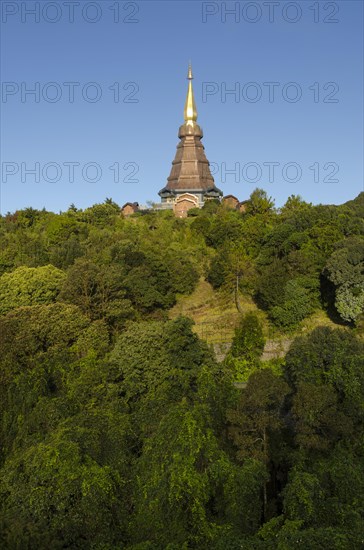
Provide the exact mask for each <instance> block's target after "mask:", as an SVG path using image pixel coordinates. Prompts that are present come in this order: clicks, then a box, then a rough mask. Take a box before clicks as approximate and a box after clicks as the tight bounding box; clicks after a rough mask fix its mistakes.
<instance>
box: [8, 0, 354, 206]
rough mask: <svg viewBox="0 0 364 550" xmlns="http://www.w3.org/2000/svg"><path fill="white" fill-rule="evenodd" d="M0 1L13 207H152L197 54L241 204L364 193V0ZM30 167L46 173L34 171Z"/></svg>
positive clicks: (218, 167) (200, 99) (209, 114)
mask: <svg viewBox="0 0 364 550" xmlns="http://www.w3.org/2000/svg"><path fill="white" fill-rule="evenodd" d="M1 4H2V29H1V30H2V39H1V68H2V80H3V90H2V103H1V110H2V133H1V163H2V179H1V212H2V213H6V212H7V211H14V210H16V209H20V208H24V207H26V206H33V207H34V208H42V207H45V208H47V209H48V210H53V211H56V212H58V211H60V210H62V211H64V210H66V209H67V208H68V206H69V205H70V204H71V203H75V204H76V206H78V207H80V208H85V207H87V206H90V205H92V204H94V203H96V202H103V201H104V199H105V198H106V197H112V198H113V199H114V200H115V201H116V202H118V203H119V204H123V203H124V202H126V201H138V202H139V203H141V204H145V203H146V201H148V200H153V201H157V200H158V195H157V193H158V191H159V190H160V189H161V188H162V187H164V185H165V184H166V179H167V177H168V175H169V172H170V168H171V162H172V160H173V158H174V155H175V147H176V145H177V143H178V137H177V132H178V127H179V125H180V124H182V122H183V106H184V100H185V94H186V89H187V81H186V73H187V65H188V61H189V59H191V60H192V66H193V71H194V76H195V79H194V90H195V96H196V103H197V108H198V112H199V123H200V125H201V126H202V128H203V130H204V139H203V143H204V145H205V149H206V154H207V158H208V159H209V160H210V162H211V163H213V164H212V167H213V170H214V172H215V175H214V177H215V182H216V185H217V186H218V187H220V188H221V189H222V190H223V191H224V193H225V194H228V193H232V194H234V195H236V196H238V197H239V198H240V199H241V200H243V199H246V198H247V197H248V196H249V194H250V193H251V191H252V190H253V189H254V188H255V187H263V188H264V189H266V190H267V191H268V193H269V194H270V195H271V196H273V198H275V200H276V204H277V205H278V206H279V205H282V204H283V203H284V202H285V201H286V199H287V197H288V196H289V195H291V194H300V195H301V196H302V197H303V198H304V199H305V200H307V201H311V202H313V203H320V202H322V203H334V204H339V203H342V202H345V201H347V200H349V199H352V198H354V197H355V196H356V195H357V194H358V193H360V191H362V190H363V2H362V1H360V0H358V1H345V2H342V1H341V2H326V1H320V2H314V1H313V0H307V1H306V0H303V1H301V2H268V3H267V2H263V1H255V2H254V1H253V2H235V1H234V2H229V1H227V2H225V3H221V2H200V1H197V0H190V1H185V0H184V1H182V2H179V1H141V0H138V1H136V2H118V1H117V0H112V1H109V0H99V1H96V2H89V1H83V0H78V2H73V0H71V1H69V2H67V1H63V0H57V1H56V2H50V1H47V0H39V1H38V2H33V1H31V0H28V1H27V2H17V1H5V0H3V1H2V2H1ZM55 4H56V5H55ZM72 4H74V5H73V6H72ZM224 4H225V6H226V9H228V10H235V9H236V12H235V13H232V14H226V13H224ZM268 4H269V5H268ZM273 4H277V5H273ZM57 6H58V7H57ZM32 8H33V9H36V10H37V9H38V10H39V14H36V16H34V15H32V14H30V13H27V12H26V11H25V10H31V9H32ZM273 8H274V13H273ZM72 10H73V11H74V13H73V17H72ZM36 18H38V20H37V21H36V20H35V19H36ZM72 19H73V22H72ZM118 19H119V21H118ZM295 19H296V22H293V20H295ZM255 20H256V21H255ZM52 21H54V22H52ZM91 21H94V22H91ZM67 82H68V83H69V82H74V83H78V84H79V85H77V86H76V85H70V84H64V83H67ZM90 82H91V83H96V86H95V85H94V84H93V85H90V84H88V83H90ZM50 83H54V84H50ZM115 83H118V85H115ZM128 83H129V84H128ZM207 83H209V84H207ZM249 83H252V84H249ZM264 83H265V84H264ZM267 83H276V84H274V85H273V84H269V85H268V84H267ZM289 83H294V84H290V85H289ZM329 83H331V84H329ZM72 86H73V87H74V101H73V102H71V101H70V96H71V95H72V94H71V88H72ZM124 86H126V89H123V87H124ZM110 87H112V89H109V88H110ZM117 87H119V102H117V101H115V95H116V91H117ZM32 88H33V89H37V88H38V91H39V97H37V100H39V101H37V102H36V101H35V96H34V95H31V94H28V95H26V94H25V92H26V90H29V89H32ZM233 88H235V90H236V94H237V95H233V94H226V95H225V97H224V89H225V90H226V89H227V90H229V89H233ZM269 92H270V93H271V96H270V98H269ZM273 92H274V94H273ZM22 93H23V97H22ZM37 93H38V92H37ZM96 93H98V94H102V95H101V98H100V100H99V101H94V102H93V101H92V100H93V98H95V97H96V96H95V94H96ZM24 94H25V95H24ZM297 94H298V96H297V99H298V100H297V101H295V102H294V101H293V99H294V98H295V96H296V95H297ZM300 94H301V97H300V98H299V95H300ZM57 95H58V99H59V100H58V101H53V99H57ZM254 97H256V101H253V99H254ZM130 100H134V101H133V102H131V101H130ZM135 100H136V101H135ZM22 163H23V164H22ZM36 163H38V164H37V165H36ZM48 163H53V164H48ZM69 163H78V164H76V165H74V166H73V169H74V178H73V181H72V177H71V172H72V166H71V165H70V164H69ZM88 163H95V164H96V166H97V167H98V168H97V169H96V168H95V166H94V165H93V164H90V165H88ZM270 163H276V164H275V166H273V165H272V164H270ZM288 163H294V164H288ZM287 164H288V166H287ZM35 166H37V168H36V171H37V172H39V174H37V178H38V179H39V181H35V176H34V174H31V173H27V172H26V170H27V169H28V170H30V169H32V168H33V169H34V168H35ZM110 166H113V167H114V168H113V169H110ZM117 166H119V182H117V181H114V179H117V177H116V171H117ZM310 167H311V168H310ZM273 168H274V173H273ZM229 170H233V171H235V172H236V173H235V174H234V173H228V171H229ZM97 171H98V172H97ZM12 172H15V173H14V174H12ZM82 172H83V174H82ZM133 172H134V174H133ZM93 179H98V181H91V180H93ZM295 179H297V181H294V180H295ZM22 180H23V181H22ZM52 180H54V181H52ZM55 180H58V181H55ZM124 180H125V181H124ZM130 180H135V181H134V182H133V181H130Z"/></svg>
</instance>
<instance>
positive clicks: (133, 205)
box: [121, 202, 139, 218]
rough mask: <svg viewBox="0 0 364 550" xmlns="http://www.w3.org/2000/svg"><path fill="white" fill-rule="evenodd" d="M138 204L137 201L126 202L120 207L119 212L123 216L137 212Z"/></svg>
mask: <svg viewBox="0 0 364 550" xmlns="http://www.w3.org/2000/svg"><path fill="white" fill-rule="evenodd" d="M138 210H139V204H138V203H137V202H126V203H125V204H124V206H122V207H121V213H122V214H123V216H124V217H125V218H127V217H128V216H131V215H132V214H135V212H138Z"/></svg>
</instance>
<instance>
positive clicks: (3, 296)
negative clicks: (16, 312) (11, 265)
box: [0, 265, 66, 314]
mask: <svg viewBox="0 0 364 550" xmlns="http://www.w3.org/2000/svg"><path fill="white" fill-rule="evenodd" d="M65 278H66V276H65V273H64V272H63V271H61V270H60V269H57V268H56V267H54V266H53V265H47V266H43V267H25V266H24V267H18V268H17V269H15V270H14V271H13V272H11V273H4V274H3V275H2V276H1V277H0V313H1V314H4V313H7V312H8V311H10V310H12V309H14V308H17V307H20V306H30V305H34V304H50V303H52V302H54V301H55V300H56V298H57V296H58V294H59V292H60V290H61V286H62V283H63V281H64V280H65Z"/></svg>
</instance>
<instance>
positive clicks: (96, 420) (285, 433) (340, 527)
mask: <svg viewBox="0 0 364 550" xmlns="http://www.w3.org/2000/svg"><path fill="white" fill-rule="evenodd" d="M190 214H191V215H190V216H188V217H187V218H185V219H177V218H175V217H174V215H173V213H172V212H168V211H164V212H163V211H161V212H157V211H152V210H150V211H145V212H138V213H136V214H134V215H132V216H131V217H128V218H124V217H123V215H122V214H121V213H120V207H119V206H118V205H117V204H116V203H114V202H113V201H112V200H111V199H107V200H106V201H105V203H103V204H99V205H94V206H92V207H90V208H87V209H86V210H79V209H77V208H76V207H74V206H73V205H72V206H71V207H70V208H69V209H68V210H67V212H63V213H60V214H55V213H52V212H47V211H46V210H35V209H33V208H26V209H24V210H20V211H17V212H15V213H12V214H11V213H9V214H7V215H5V216H2V217H0V236H1V238H0V420H1V423H0V547H1V548H4V549H9V550H12V549H19V550H20V549H21V550H23V549H25V550H26V549H29V550H32V549H35V548H37V549H44V550H45V549H47V550H48V549H50V548H52V549H55V550H57V549H65V548H70V549H76V548H77V549H85V550H86V549H94V550H121V549H126V550H147V549H148V550H162V549H166V548H168V549H169V550H174V549H175V550H177V549H183V548H185V549H187V548H196V549H206V550H207V549H215V550H225V549H227V548H228V549H231V550H234V549H238V548H239V549H243V550H254V549H257V550H260V549H264V550H265V549H268V550H269V549H272V550H273V549H274V550H294V549H296V548H297V549H301V548H305V550H306V549H308V550H317V549H321V548H322V549H323V550H331V549H333V550H334V549H337V550H343V549H344V550H345V549H347V550H352V549H353V548H355V549H360V548H363V549H364V527H363V526H364V517H363V516H364V507H363V498H362V495H363V493H364V330H363V323H364V318H363V315H364V193H361V194H360V195H359V196H358V197H357V198H356V199H354V200H352V201H349V202H348V203H346V204H343V205H340V206H333V205H318V206H314V205H312V204H309V203H306V202H305V201H303V199H301V198H300V197H294V196H292V197H290V198H289V199H288V200H287V202H286V204H285V205H284V206H283V207H282V208H280V209H277V208H275V206H274V201H273V200H272V199H271V198H270V197H268V196H267V194H266V193H265V192H264V191H263V190H259V189H258V190H255V191H254V192H253V193H252V195H251V197H250V199H249V201H248V202H247V207H246V211H245V212H239V211H237V210H234V209H231V208H229V207H227V206H226V205H224V204H218V203H216V202H214V201H211V202H210V203H207V204H206V205H205V207H204V208H202V209H201V210H196V209H195V210H194V211H193V212H192V211H191V212H190ZM201 281H207V282H208V283H209V284H210V285H211V286H212V288H213V291H214V292H215V293H216V295H219V296H220V298H221V300H225V301H230V302H231V303H232V304H233V306H234V307H235V306H236V309H237V312H238V318H239V322H238V323H237V324H236V327H235V331H234V335H233V337H232V338H231V342H230V344H231V346H229V347H228V349H227V353H226V354H225V357H224V358H219V359H218V358H217V356H216V354H215V349H214V348H213V347H212V346H211V345H209V343H208V342H207V341H205V340H204V339H202V338H200V337H199V336H198V335H197V333H196V330H195V328H196V327H194V324H193V321H192V320H191V319H190V318H188V317H186V316H183V315H180V316H178V315H177V316H176V315H174V316H171V311H172V308H173V307H174V306H175V305H176V303H177V304H178V302H179V300H180V299H181V297H183V296H187V295H191V294H192V293H193V292H194V291H196V289H197V288H198V285H199V284H200V282H201ZM244 297H246V298H247V299H248V298H249V300H250V303H251V304H253V305H252V306H251V308H250V310H249V311H246V310H244V307H242V306H241V304H242V303H243V304H245V302H244ZM234 304H235V305H234ZM312 318H315V319H319V322H317V323H316V326H313V325H312V326H311V329H310V330H306V328H305V327H306V325H304V323H305V322H307V320H309V319H312ZM321 320H325V322H322V323H321ZM271 333H272V334H278V335H279V336H281V337H284V338H286V339H287V338H289V341H290V346H289V349H288V351H287V352H285V353H283V354H281V356H280V358H278V359H274V360H268V361H266V360H265V361H263V359H262V354H263V352H264V349H265V346H266V343H267V342H266V341H267V334H271Z"/></svg>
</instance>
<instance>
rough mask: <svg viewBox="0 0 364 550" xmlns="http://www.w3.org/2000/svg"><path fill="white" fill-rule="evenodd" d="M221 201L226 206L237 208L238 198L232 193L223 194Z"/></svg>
mask: <svg viewBox="0 0 364 550" xmlns="http://www.w3.org/2000/svg"><path fill="white" fill-rule="evenodd" d="M222 202H223V204H225V206H227V207H228V208H232V209H233V210H237V209H238V206H239V199H238V198H236V197H235V196H234V195H225V197H224V198H223V199H222Z"/></svg>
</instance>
